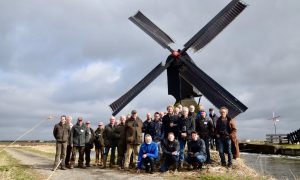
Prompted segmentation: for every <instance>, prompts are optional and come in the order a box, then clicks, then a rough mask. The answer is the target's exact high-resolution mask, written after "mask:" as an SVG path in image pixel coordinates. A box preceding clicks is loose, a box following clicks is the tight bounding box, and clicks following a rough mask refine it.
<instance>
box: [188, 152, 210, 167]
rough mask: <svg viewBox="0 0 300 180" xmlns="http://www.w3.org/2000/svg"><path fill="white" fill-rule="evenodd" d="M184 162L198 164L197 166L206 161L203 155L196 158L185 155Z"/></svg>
mask: <svg viewBox="0 0 300 180" xmlns="http://www.w3.org/2000/svg"><path fill="white" fill-rule="evenodd" d="M185 161H186V162H187V163H189V164H194V163H198V164H201V165H202V164H203V163H204V162H205V161H206V156H204V155H200V154H199V155H197V156H196V157H194V156H193V157H192V156H190V155H187V157H186V158H185Z"/></svg>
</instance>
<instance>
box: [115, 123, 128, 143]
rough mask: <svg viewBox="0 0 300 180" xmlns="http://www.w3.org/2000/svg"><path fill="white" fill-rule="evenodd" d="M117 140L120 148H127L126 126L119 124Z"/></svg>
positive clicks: (116, 134) (116, 130)
mask: <svg viewBox="0 0 300 180" xmlns="http://www.w3.org/2000/svg"><path fill="white" fill-rule="evenodd" d="M114 134H115V138H116V141H118V144H117V145H118V148H119V146H125V144H126V136H125V124H121V123H120V124H118V125H117V127H116V129H115V132H114Z"/></svg>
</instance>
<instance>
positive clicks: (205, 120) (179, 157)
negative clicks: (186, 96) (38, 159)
mask: <svg viewBox="0 0 300 180" xmlns="http://www.w3.org/2000/svg"><path fill="white" fill-rule="evenodd" d="M198 110H199V112H198V113H196V112H195V106H193V105H191V106H190V107H182V105H178V106H177V107H174V106H172V105H169V106H168V107H167V112H155V113H154V117H153V118H152V116H151V114H150V113H147V115H146V120H145V121H144V122H143V121H142V120H141V119H140V118H139V117H138V113H137V111H136V110H132V112H131V114H129V115H127V116H120V119H119V120H116V119H115V117H114V116H111V117H110V119H109V123H108V124H107V125H104V123H103V122H100V123H99V124H98V127H97V129H96V130H95V131H94V130H93V129H92V128H91V126H90V121H86V122H85V123H84V122H83V118H82V117H78V119H77V123H76V124H75V125H72V117H71V116H65V115H63V116H61V118H60V122H59V123H58V124H56V125H55V126H54V130H53V135H54V137H55V139H56V155H55V162H54V166H53V169H54V170H55V169H56V168H58V167H59V166H60V168H61V169H63V170H65V169H66V167H67V168H70V169H72V168H74V166H75V160H76V153H77V151H78V152H79V159H78V167H80V168H86V167H90V166H91V163H90V154H91V149H93V148H95V153H96V158H95V163H96V165H98V166H100V167H102V168H107V160H108V158H109V167H113V166H115V165H117V166H118V167H119V169H124V170H128V169H131V168H137V172H140V171H141V170H142V169H143V170H146V172H149V173H153V172H154V171H155V169H156V167H158V168H159V169H160V171H161V172H165V171H168V170H174V171H177V170H180V169H183V163H184V162H186V163H187V164H188V168H189V169H192V168H193V169H201V168H202V166H203V164H204V163H205V164H210V163H211V162H212V160H211V157H210V148H212V147H216V150H217V151H219V156H220V159H221V165H222V166H228V167H231V166H232V159H233V158H237V157H239V149H238V142H237V136H236V133H237V129H236V125H235V121H234V119H232V118H230V117H229V116H228V109H227V108H226V107H221V108H220V109H219V111H220V116H218V115H217V114H215V112H214V109H213V108H210V109H209V113H206V111H205V110H204V108H203V106H201V105H200V106H199V109H198ZM116 149H117V157H116V156H115V154H116ZM224 153H227V154H228V158H227V159H228V162H227V163H226V161H225V154H224ZM109 155H110V156H109ZM84 157H85V158H84ZM116 159H117V162H116V161H115V160H116ZM84 160H85V163H84Z"/></svg>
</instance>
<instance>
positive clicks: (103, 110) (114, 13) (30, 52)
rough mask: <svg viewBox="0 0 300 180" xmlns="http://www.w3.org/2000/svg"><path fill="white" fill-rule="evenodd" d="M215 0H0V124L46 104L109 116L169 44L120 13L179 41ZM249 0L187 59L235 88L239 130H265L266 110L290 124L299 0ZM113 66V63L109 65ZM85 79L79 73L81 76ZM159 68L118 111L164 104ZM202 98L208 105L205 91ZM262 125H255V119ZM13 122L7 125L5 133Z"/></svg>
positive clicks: (29, 118)
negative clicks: (100, 68)
mask: <svg viewBox="0 0 300 180" xmlns="http://www.w3.org/2000/svg"><path fill="white" fill-rule="evenodd" d="M228 2H229V0H228V1H222V2H219V1H218V3H216V2H213V1H197V0H191V1H189V2H185V1H173V0H167V1H164V2H161V1H158V0H154V1H138V0H134V1H132V0H130V1H129V0H128V1H117V0H112V1H96V0H92V1H89V2H87V1H80V0H76V1H67V0H65V1H38V2H36V1H30V0H29V1H26V2H25V1H24V2H19V1H14V0H13V1H1V2H0V33H1V36H0V40H1V41H0V93H1V94H0V114H1V121H0V125H1V126H0V127H1V128H0V134H1V135H2V134H5V136H1V138H3V139H13V138H14V137H17V134H21V133H22V132H24V131H25V130H26V129H29V128H30V127H32V125H33V124H34V123H36V122H38V121H39V120H40V119H41V118H43V117H45V116H47V115H48V114H49V113H54V114H55V115H56V117H58V116H59V115H60V114H71V115H73V116H74V122H75V119H76V118H77V116H79V115H82V116H84V118H86V119H89V120H91V121H92V122H93V123H94V124H96V123H97V122H98V121H104V122H108V118H109V116H110V113H111V111H110V109H109V107H108V105H109V104H110V103H111V102H113V101H114V100H115V99H116V98H118V97H119V96H121V95H122V94H123V93H125V92H126V91H127V90H129V89H130V88H131V87H132V86H133V85H135V84H136V83H137V82H138V81H139V80H141V79H142V78H143V77H144V76H145V75H146V74H147V73H148V72H149V71H150V70H151V69H153V68H154V67H155V66H156V65H157V64H158V63H159V62H160V61H165V59H166V57H167V56H168V51H166V50H164V49H163V48H161V47H160V46H159V45H158V44H157V43H156V42H155V41H153V40H152V39H151V38H150V37H148V36H147V35H146V34H145V33H144V32H142V31H141V30H140V29H139V28H138V27H136V26H135V25H134V24H132V23H131V22H130V21H129V20H128V19H127V18H128V17H129V16H131V15H133V14H134V13H135V12H136V11H137V10H138V9H140V10H141V11H142V12H144V13H145V14H146V15H147V16H148V17H149V18H150V19H151V20H153V22H155V23H156V24H157V25H158V26H159V27H161V28H162V29H163V30H164V31H165V32H167V34H169V35H170V36H171V37H173V38H174V40H175V41H176V43H175V44H173V45H172V47H173V48H174V49H177V48H182V45H183V44H184V43H185V42H186V41H187V40H188V39H189V38H190V37H192V35H194V34H195V33H196V32H197V31H198V30H199V29H200V28H202V27H203V26H204V25H205V24H206V23H207V22H208V21H209V20H210V19H211V18H213V17H214V16H215V15H216V14H217V13H218V12H219V11H220V10H221V9H222V8H223V7H224V6H225V5H226V4H227V3H228ZM247 2H248V3H249V4H250V6H249V7H248V8H247V9H246V10H245V11H244V12H243V13H242V14H241V15H240V16H239V17H237V19H236V20H235V21H233V23H232V24H230V25H229V27H227V28H226V29H225V30H224V31H223V32H222V33H221V34H220V35H219V36H218V37H216V38H215V39H214V40H213V41H212V42H211V43H209V44H208V45H207V46H206V47H205V48H204V49H202V50H201V51H200V52H197V53H193V52H190V51H189V54H190V56H191V57H192V58H193V59H194V61H195V62H196V64H197V65H198V66H199V67H200V68H201V69H202V70H204V71H205V72H206V73H207V74H209V75H210V76H211V77H212V78H213V79H215V80H216V81H217V82H218V83H220V84H221V85H222V86H224V87H225V89H227V90H228V91H229V92H231V93H232V94H233V95H235V96H236V97H238V98H240V99H241V100H242V101H243V103H245V104H246V105H247V106H248V107H249V109H248V110H247V111H246V112H245V113H243V114H241V115H240V116H238V118H237V120H238V128H239V132H240V133H239V134H240V137H241V138H264V135H265V134H266V133H269V132H273V126H272V123H271V122H270V121H268V120H266V119H268V118H269V117H271V115H272V114H271V113H272V112H273V111H275V112H276V113H278V114H279V115H281V116H282V119H281V121H280V122H279V123H278V128H279V131H280V132H283V133H286V132H289V131H292V130H295V129H297V128H299V127H298V126H299V125H298V124H299V123H297V118H298V117H299V115H300V114H299V113H298V109H297V108H298V107H299V103H300V99H299V95H298V89H299V84H300V82H299V78H298V76H299V71H298V67H299V65H300V64H299V61H298V59H299V56H300V54H299V51H298V47H299V45H300V36H298V29H299V26H300V22H299V21H298V20H297V19H296V18H297V17H299V11H298V7H299V5H300V4H299V2H298V1H292V0H291V1H280V0H276V1H271V0H267V1H253V0H249V1H247ZM99 62H100V63H103V64H105V65H107V66H108V67H109V68H108V69H109V70H110V71H117V70H118V69H119V75H120V77H119V79H117V80H115V81H114V82H113V83H109V82H108V81H106V80H107V78H109V77H110V76H112V74H114V73H111V72H103V73H102V74H101V73H100V74H97V73H99V72H95V73H96V75H95V76H94V77H93V78H90V79H88V78H87V79H86V80H85V81H78V80H76V79H75V80H74V79H72V78H71V77H70V76H71V75H74V72H78V71H80V70H82V69H84V68H85V67H89V66H92V67H93V65H94V64H97V63H99ZM114 67H115V68H114ZM82 78H83V79H84V77H82ZM166 82H167V79H166V73H163V74H162V75H161V76H160V77H159V78H158V79H156V80H155V81H154V82H153V83H152V84H151V85H150V86H149V87H148V88H147V89H145V90H144V91H143V92H142V93H141V94H140V95H139V96H137V98H136V99H134V100H133V101H132V102H131V103H130V104H129V105H128V106H126V107H125V108H124V110H123V111H122V112H121V113H120V114H127V113H128V112H130V110H131V109H133V108H134V109H137V110H138V111H139V115H140V116H141V117H142V118H144V116H145V113H146V112H152V113H153V112H155V111H163V110H165V106H166V105H167V104H170V103H174V101H175V100H174V98H173V97H172V96H168V95H167V84H166ZM202 103H203V104H204V105H205V106H206V107H210V106H212V105H211V104H210V103H209V102H208V101H207V100H206V99H205V98H203V99H202ZM57 121H58V118H56V119H55V120H54V121H51V122H47V123H44V124H42V125H41V126H40V130H42V132H41V131H34V132H33V134H34V135H32V134H30V135H28V138H31V137H33V138H44V139H51V138H52V135H51V130H52V127H53V125H54V123H56V122H57ZM261 127H264V128H261ZM10 132H14V133H10Z"/></svg>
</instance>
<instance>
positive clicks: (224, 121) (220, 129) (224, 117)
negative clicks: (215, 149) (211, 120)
mask: <svg viewBox="0 0 300 180" xmlns="http://www.w3.org/2000/svg"><path fill="white" fill-rule="evenodd" d="M220 114H221V116H220V118H219V119H218V120H217V124H216V130H215V134H216V137H217V143H218V144H219V155H220V158H221V164H222V166H226V161H225V154H224V153H225V152H227V153H228V164H227V166H228V167H231V166H232V158H233V155H232V147H234V148H233V149H234V158H238V157H239V147H238V141H237V135H236V133H237V128H236V124H235V120H234V119H231V118H230V117H229V116H228V109H227V108H226V107H221V108H220Z"/></svg>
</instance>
